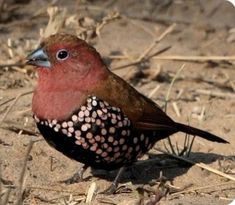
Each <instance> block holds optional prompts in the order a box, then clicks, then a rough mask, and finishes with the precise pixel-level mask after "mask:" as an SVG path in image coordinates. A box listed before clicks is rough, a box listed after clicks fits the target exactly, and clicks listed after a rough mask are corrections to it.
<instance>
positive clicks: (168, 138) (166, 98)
mask: <svg viewBox="0 0 235 205" xmlns="http://www.w3.org/2000/svg"><path fill="white" fill-rule="evenodd" d="M184 66H185V64H183V65H182V66H181V67H180V69H179V70H178V71H177V73H176V74H175V76H174V78H173V79H172V81H171V84H170V86H169V89H168V91H167V94H166V97H165V107H164V110H165V112H166V111H167V103H168V101H169V96H170V92H171V90H172V87H173V85H174V83H175V80H176V79H177V78H178V76H179V74H180V73H181V71H182V70H183V68H184ZM167 141H168V143H169V145H170V148H171V151H172V153H174V154H175V150H174V147H173V145H172V143H171V139H170V137H167Z"/></svg>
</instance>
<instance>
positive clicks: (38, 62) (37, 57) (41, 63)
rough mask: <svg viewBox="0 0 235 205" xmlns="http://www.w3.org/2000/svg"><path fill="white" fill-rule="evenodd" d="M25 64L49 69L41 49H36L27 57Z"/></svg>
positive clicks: (47, 61)
mask: <svg viewBox="0 0 235 205" xmlns="http://www.w3.org/2000/svg"><path fill="white" fill-rule="evenodd" d="M26 59H27V62H26V63H27V64H28V65H34V66H37V67H47V68H50V67H51V63H50V61H49V58H48V55H47V53H46V52H45V51H44V50H43V49H42V48H38V49H36V50H35V51H33V52H32V53H30V54H29V55H28V56H27V58H26Z"/></svg>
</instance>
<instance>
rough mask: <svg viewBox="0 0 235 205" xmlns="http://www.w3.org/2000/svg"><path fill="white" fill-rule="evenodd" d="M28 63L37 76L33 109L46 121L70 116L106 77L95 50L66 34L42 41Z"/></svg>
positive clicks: (105, 70)
mask: <svg viewBox="0 0 235 205" xmlns="http://www.w3.org/2000/svg"><path fill="white" fill-rule="evenodd" d="M27 59H28V64H30V65H34V66H36V67H37V72H38V76H39V79H38V85H37V87H36V90H35V92H34V96H33V104H32V109H33V112H34V113H35V114H36V115H37V116H39V117H41V118H45V119H60V118H63V117H65V116H66V115H68V114H70V113H71V112H73V111H74V110H75V109H76V108H77V106H79V105H80V104H81V103H82V102H83V100H84V99H86V97H87V95H90V94H91V93H92V92H93V90H94V89H96V87H97V86H99V85H100V84H101V82H102V81H103V80H104V79H105V78H106V77H107V76H108V73H109V72H108V70H107V69H106V67H105V65H104V64H103V61H102V60H101V58H100V55H99V54H98V53H97V52H96V50H95V49H94V48H92V47H91V46H89V45H88V44H87V43H86V42H85V41H83V40H80V39H78V38H77V37H75V36H71V35H68V34H66V35H65V34H56V35H53V36H51V37H49V38H47V39H45V40H44V41H43V42H42V43H41V46H40V48H38V49H37V50H35V51H34V52H33V53H31V54H30V55H29V56H28V58H27Z"/></svg>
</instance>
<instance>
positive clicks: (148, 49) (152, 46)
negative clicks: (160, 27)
mask: <svg viewBox="0 0 235 205" xmlns="http://www.w3.org/2000/svg"><path fill="white" fill-rule="evenodd" d="M175 26H176V24H172V25H171V26H169V27H168V28H167V29H166V30H165V31H164V32H163V33H162V34H161V35H160V36H159V37H158V38H156V39H154V40H153V42H152V43H151V44H150V46H149V47H148V48H147V49H146V50H145V51H144V52H143V53H142V54H141V55H140V56H139V58H138V61H141V60H142V59H144V58H145V57H146V56H147V55H148V54H149V53H150V52H151V51H152V50H153V48H154V47H155V46H156V44H157V43H158V42H160V41H161V40H162V39H163V38H164V37H165V36H167V35H168V34H169V33H171V32H172V31H173V30H174V28H175Z"/></svg>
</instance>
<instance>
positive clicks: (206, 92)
mask: <svg viewBox="0 0 235 205" xmlns="http://www.w3.org/2000/svg"><path fill="white" fill-rule="evenodd" d="M195 92H196V93H198V94H201V95H209V96H213V97H219V98H232V99H234V98H235V94H233V93H225V92H219V91H213V90H202V89H198V90H195Z"/></svg>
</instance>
